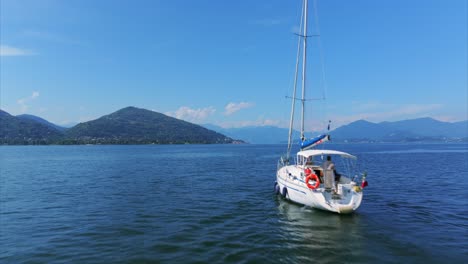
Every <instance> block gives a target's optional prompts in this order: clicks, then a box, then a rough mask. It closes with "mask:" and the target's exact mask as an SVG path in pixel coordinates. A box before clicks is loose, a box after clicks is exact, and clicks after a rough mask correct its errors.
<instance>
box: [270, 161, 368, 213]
mask: <svg viewBox="0 0 468 264" xmlns="http://www.w3.org/2000/svg"><path fill="white" fill-rule="evenodd" d="M305 178H306V176H305V175H304V168H303V167H302V166H298V165H287V166H284V167H281V168H279V169H278V171H277V174H276V185H275V191H276V192H277V193H279V194H281V195H282V196H284V197H285V198H286V199H289V200H291V201H293V202H296V203H299V204H303V205H306V206H310V207H313V208H317V209H322V210H326V211H331V212H335V213H339V214H349V213H352V212H354V211H355V210H356V209H358V207H359V206H360V205H361V201H362V191H361V189H360V188H359V187H358V186H356V183H355V182H353V181H351V180H350V179H349V178H347V177H342V178H341V179H340V182H339V183H338V184H337V188H336V189H337V190H336V193H335V191H334V190H330V189H325V188H324V187H323V185H320V186H319V187H318V188H316V189H310V188H309V187H307V185H306V184H305Z"/></svg>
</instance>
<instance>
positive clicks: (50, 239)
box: [0, 144, 468, 263]
mask: <svg viewBox="0 0 468 264" xmlns="http://www.w3.org/2000/svg"><path fill="white" fill-rule="evenodd" d="M330 146H333V147H334V148H336V149H339V150H343V151H348V152H351V153H352V154H355V155H357V156H358V158H359V159H360V163H361V165H362V167H363V168H364V169H366V170H367V172H368V174H369V175H368V181H369V187H368V188H366V189H365V193H364V201H363V204H362V205H361V207H360V208H359V209H358V211H357V212H356V213H355V214H352V215H344V216H342V215H336V214H331V213H328V212H323V211H318V210H314V209H310V208H307V207H303V206H300V205H297V204H292V203H290V202H287V201H284V200H283V199H282V198H280V197H277V196H275V195H274V194H273V184H274V181H275V173H276V164H277V160H278V158H279V156H280V155H281V154H283V152H284V150H285V146H283V145H177V146H176V145H174V146H158V145H151V146H150V145H148V146H3V147H0V263H69V262H73V263H467V262H468V183H467V180H468V145H466V144H346V145H330Z"/></svg>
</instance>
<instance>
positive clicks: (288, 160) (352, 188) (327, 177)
mask: <svg viewBox="0 0 468 264" xmlns="http://www.w3.org/2000/svg"><path fill="white" fill-rule="evenodd" d="M307 10H308V0H304V2H303V8H302V18H301V26H300V28H301V31H302V34H298V35H299V42H298V52H297V61H296V74H295V81H294V91H293V96H292V107H291V118H290V123H289V136H288V148H287V152H286V155H285V156H282V157H281V158H280V160H279V162H278V168H277V173H276V182H275V186H274V190H275V192H276V193H277V194H278V195H281V196H283V197H284V198H285V199H287V200H290V201H292V202H295V203H298V204H302V205H305V206H309V207H313V208H317V209H321V210H326V211H330V212H334V213H339V214H349V213H352V212H354V211H356V210H357V209H358V208H359V206H360V205H361V202H362V197H363V189H364V187H366V186H367V181H366V173H362V174H361V173H359V172H358V171H357V166H356V164H357V163H356V160H357V157H356V156H354V155H351V154H349V153H346V152H343V151H338V150H332V149H324V148H320V149H319V148H318V146H319V145H320V144H322V143H325V142H326V141H329V140H330V135H329V134H328V133H329V132H328V133H327V134H322V135H319V136H317V137H315V138H311V139H307V138H306V137H305V135H304V106H305V102H306V101H307V100H306V98H305V92H306V65H307V63H306V58H307V57H306V51H307V37H308V35H307ZM301 42H302V46H303V47H302V74H301V75H302V84H301V86H302V96H301V98H300V99H297V98H296V90H297V89H296V88H297V83H298V82H297V80H298V75H299V71H298V69H299V61H300V57H301V56H300V55H301ZM296 100H299V101H300V102H301V104H302V115H301V139H300V150H299V151H298V152H297V154H296V157H295V159H294V158H292V157H291V148H292V141H293V140H292V131H293V123H294V110H295V102H296ZM329 130H330V123H329V124H328V131H329ZM324 145H325V144H324ZM324 145H321V146H324ZM338 164H339V165H338Z"/></svg>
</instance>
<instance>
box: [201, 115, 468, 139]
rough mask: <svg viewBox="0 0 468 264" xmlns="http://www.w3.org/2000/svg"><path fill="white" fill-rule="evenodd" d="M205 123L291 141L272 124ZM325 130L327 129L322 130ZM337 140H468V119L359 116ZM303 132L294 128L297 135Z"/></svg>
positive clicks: (230, 132) (238, 134)
mask: <svg viewBox="0 0 468 264" xmlns="http://www.w3.org/2000/svg"><path fill="white" fill-rule="evenodd" d="M204 126H205V127H207V128H209V129H212V130H214V131H218V132H220V133H223V134H225V135H227V136H229V137H232V138H237V139H241V140H244V141H246V142H249V143H256V144H272V143H273V144H274V143H285V142H287V137H288V132H289V130H288V129H286V128H278V127H271V126H260V127H243V128H221V127H218V126H214V125H210V124H206V125H204ZM320 133H321V132H315V133H314V132H309V133H306V136H309V137H314V136H316V135H319V134H320ZM322 133H323V132H322ZM330 135H331V138H332V140H333V141H335V142H415V141H421V142H427V141H455V142H457V141H464V142H467V141H468V121H462V122H455V123H449V122H442V121H437V120H435V119H432V118H418V119H411V120H403V121H396V122H381V123H372V122H368V121H365V120H358V121H355V122H352V123H350V124H348V125H345V126H341V127H338V128H337V129H335V130H333V131H331V132H330ZM299 137H300V135H299V132H297V131H294V133H293V139H294V140H295V141H297V140H298V139H299Z"/></svg>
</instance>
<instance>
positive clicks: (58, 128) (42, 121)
mask: <svg viewBox="0 0 468 264" xmlns="http://www.w3.org/2000/svg"><path fill="white" fill-rule="evenodd" d="M16 117H18V118H21V119H28V120H32V121H35V122H38V123H41V124H44V125H46V126H49V127H52V128H55V129H57V130H58V131H65V129H66V128H65V127H61V126H58V125H56V124H53V123H51V122H49V121H47V120H45V119H43V118H40V117H38V116H35V115H28V114H23V115H17V116H16Z"/></svg>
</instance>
